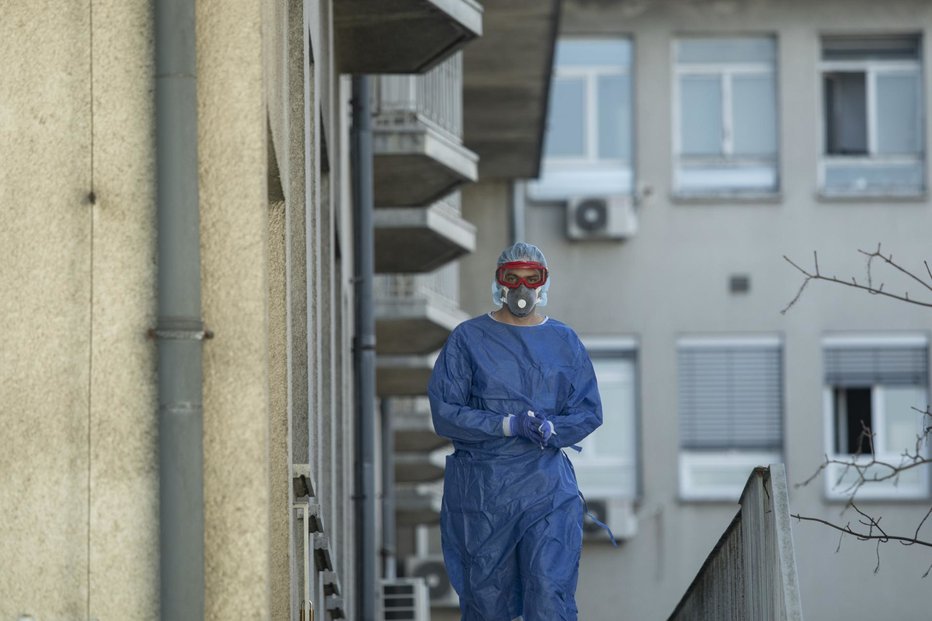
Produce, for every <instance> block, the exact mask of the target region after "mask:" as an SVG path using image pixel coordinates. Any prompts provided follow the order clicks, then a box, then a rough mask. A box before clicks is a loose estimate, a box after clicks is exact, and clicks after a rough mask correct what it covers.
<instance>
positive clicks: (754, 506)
mask: <svg viewBox="0 0 932 621" xmlns="http://www.w3.org/2000/svg"><path fill="white" fill-rule="evenodd" d="M802 618H803V613H802V607H801V606H800V601H799V579H798V577H797V574H796V555H795V552H794V550H793V535H792V532H791V531H790V509H789V499H788V496H787V489H786V471H785V470H784V468H783V464H771V465H770V466H768V467H766V468H764V467H759V468H755V469H754V471H753V472H752V473H751V476H750V478H749V479H748V482H747V484H746V485H745V487H744V492H742V494H741V508H740V509H739V510H738V514H737V515H735V518H734V520H732V522H731V525H730V526H729V527H728V528H727V529H726V530H725V533H724V534H723V535H722V537H721V539H719V541H718V543H717V544H716V545H715V547H714V548H713V549H712V552H711V554H709V556H708V558H706V560H705V563H703V565H702V568H701V569H700V570H699V573H698V574H697V575H696V577H695V578H694V579H693V582H692V584H691V585H689V588H688V589H687V590H686V593H685V594H684V595H683V598H682V599H681V600H680V602H679V604H678V605H677V607H676V609H675V610H674V611H673V614H672V615H670V620H669V621H690V620H693V619H695V620H697V621H699V620H705V619H742V620H743V619H755V621H772V620H773V621H776V620H787V621H802Z"/></svg>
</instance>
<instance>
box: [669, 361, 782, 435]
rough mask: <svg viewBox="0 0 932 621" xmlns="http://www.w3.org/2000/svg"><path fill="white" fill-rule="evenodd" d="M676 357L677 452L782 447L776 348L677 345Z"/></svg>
mask: <svg viewBox="0 0 932 621" xmlns="http://www.w3.org/2000/svg"><path fill="white" fill-rule="evenodd" d="M677 358H678V377H677V384H678V391H679V414H680V446H681V447H682V448H685V449H709V450H712V449H747V450H754V449H778V450H779V449H781V448H782V437H783V370H782V354H781V349H780V347H779V346H778V345H773V346H770V345H753V346H713V345H709V346H704V345H703V346H688V347H682V346H681V347H680V348H679V350H678V356H677Z"/></svg>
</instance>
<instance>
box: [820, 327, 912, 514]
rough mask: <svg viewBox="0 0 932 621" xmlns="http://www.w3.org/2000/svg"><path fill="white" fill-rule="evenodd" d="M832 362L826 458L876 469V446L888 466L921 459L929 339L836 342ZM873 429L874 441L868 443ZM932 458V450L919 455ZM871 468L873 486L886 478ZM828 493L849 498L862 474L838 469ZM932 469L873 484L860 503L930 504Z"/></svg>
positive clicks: (827, 351)
mask: <svg viewBox="0 0 932 621" xmlns="http://www.w3.org/2000/svg"><path fill="white" fill-rule="evenodd" d="M823 347H824V355H825V396H824V400H825V405H824V407H825V419H826V434H825V435H826V444H827V446H826V454H827V455H829V456H831V457H832V458H833V459H837V460H841V461H855V462H862V463H863V462H869V461H870V459H871V445H873V450H874V453H875V455H876V458H877V459H878V460H880V461H884V462H887V463H891V464H894V465H899V464H900V463H901V462H902V460H903V459H904V457H903V453H904V452H905V451H908V452H909V453H912V454H915V453H916V450H917V446H916V440H917V437H918V436H919V435H920V434H921V433H922V430H923V415H922V414H921V413H920V412H917V411H916V410H914V409H913V408H918V409H919V410H925V409H926V407H927V405H928V397H927V395H928V390H927V389H928V377H929V364H928V342H927V340H926V338H925V337H924V336H921V335H917V336H900V337H874V338H872V337H831V338H827V339H825V340H824V342H823ZM865 429H867V430H869V432H870V433H872V434H873V438H872V441H871V439H868V437H867V435H866V433H865V431H864V430H865ZM919 448H920V449H921V450H926V449H925V447H919ZM883 474H884V469H883V468H871V469H869V470H868V472H867V473H866V476H867V477H868V478H870V477H872V476H874V475H879V476H883ZM825 480H826V493H827V495H828V496H829V497H831V498H839V499H840V498H847V495H848V494H850V492H851V491H852V487H851V486H852V484H853V483H855V482H856V480H857V478H856V472H855V471H854V470H852V469H850V468H849V469H845V467H844V466H843V465H840V464H831V465H830V466H829V468H828V470H827V473H826V479H825ZM928 487H929V484H928V468H914V469H910V470H907V471H904V472H903V473H902V474H901V475H900V477H899V479H898V480H897V481H886V482H871V483H870V484H869V485H866V486H865V487H863V488H861V489H860V490H859V491H858V497H859V498H917V497H918V498H925V497H926V496H927V494H928Z"/></svg>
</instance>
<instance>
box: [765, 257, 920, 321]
mask: <svg viewBox="0 0 932 621" xmlns="http://www.w3.org/2000/svg"><path fill="white" fill-rule="evenodd" d="M858 252H860V253H861V254H863V255H865V256H867V257H868V264H867V282H868V284H866V285H865V284H862V283H859V282H858V281H857V279H856V278H854V277H852V278H851V281H850V282H849V281H847V280H841V279H840V278H838V277H836V276H823V275H822V272H821V270H820V268H819V255H818V253H817V252H813V253H812V254H813V265H814V268H815V269H814V271H813V272H810V271H808V270H806V269H804V268H802V267H800V266H799V265H797V264H796V263H794V262H793V261H792V260H791V259H790V258H789V257H787V256H786V255H783V259H784V260H785V261H786V262H787V263H789V264H790V265H792V266H793V267H795V268H796V269H797V270H799V271H800V272H801V273H802V274H803V275H804V276H805V277H806V278H805V279H804V280H803V282H802V284H801V285H800V287H799V290H798V291H797V292H796V295H795V296H794V297H793V299H792V300H790V302H789V304H787V305H786V307H785V308H784V309H783V310H781V311H780V313H781V314H783V315H785V314H786V312H787V311H788V310H789V309H790V308H792V307H793V306H794V305H795V304H796V303H797V302H798V301H799V299H800V297H802V294H803V291H804V290H805V288H806V285H808V284H809V281H810V280H822V281H825V282H831V283H835V284H838V285H844V286H846V287H851V288H853V289H860V290H861V291H867V292H868V293H870V294H871V295H880V296H883V297H887V298H890V299H893V300H899V301H901V302H906V303H907V304H914V305H916V306H923V307H926V308H932V302H924V301H922V300H917V299H915V298H911V297H909V292H908V291H906V292H904V293H903V295H898V294H895V293H890V292H889V291H884V284H881V285H880V286H879V287H875V286H874V285H873V274H872V272H871V266H872V261H873V260H874V259H875V258H879V259H881V260H882V261H884V262H885V263H886V264H887V265H889V266H891V267H893V268H894V269H895V270H897V271H899V272H901V273H903V274H905V275H906V276H908V277H909V278H911V279H913V280H915V281H916V282H918V283H919V284H921V285H922V286H923V287H924V288H926V289H927V290H929V291H932V285H930V284H928V283H926V282H925V281H924V280H923V279H921V278H919V277H918V276H916V275H915V274H914V273H912V272H911V271H909V270H908V269H906V268H904V267H902V266H901V265H899V264H898V263H896V262H895V261H894V260H893V255H892V254H891V255H889V256H884V255H883V253H882V252H881V249H880V245H879V244H878V245H877V250H876V251H874V252H867V251H865V250H858ZM924 264H925V266H926V271H928V272H929V275H930V278H932V269H930V268H929V265H928V262H924Z"/></svg>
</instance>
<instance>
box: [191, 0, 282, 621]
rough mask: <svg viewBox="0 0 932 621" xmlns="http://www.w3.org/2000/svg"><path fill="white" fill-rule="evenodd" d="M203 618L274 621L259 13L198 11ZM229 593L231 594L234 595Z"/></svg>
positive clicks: (233, 7) (228, 0) (231, 3)
mask: <svg viewBox="0 0 932 621" xmlns="http://www.w3.org/2000/svg"><path fill="white" fill-rule="evenodd" d="M197 44H198V50H197V51H198V59H197V71H198V91H197V94H198V107H199V117H198V122H199V126H198V141H199V157H200V204H201V252H202V255H201V260H202V268H201V274H202V277H203V284H202V290H203V305H204V321H205V323H206V325H207V327H208V328H210V329H211V330H213V331H214V333H215V334H216V338H215V339H214V340H212V341H211V342H209V343H208V344H207V346H206V347H205V355H204V500H205V523H206V524H205V565H206V608H207V610H206V618H207V619H240V618H243V619H265V618H268V617H269V607H270V602H269V599H270V597H269V574H270V555H269V550H270V534H269V521H270V516H269V506H270V494H269V477H270V472H269V363H268V351H267V342H268V323H267V306H266V293H267V291H268V282H267V252H268V248H267V231H268V223H267V220H268V205H267V197H268V190H267V181H266V174H265V171H266V167H267V153H266V141H267V127H268V125H267V121H266V109H265V97H264V93H265V89H264V87H263V74H262V11H261V7H260V5H259V3H256V2H250V1H248V0H225V1H222V2H221V1H219V0H214V1H206V2H199V3H198V4H197ZM234 587H235V588H234Z"/></svg>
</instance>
